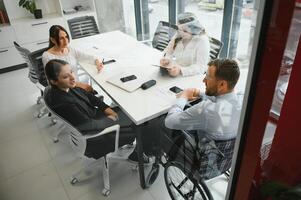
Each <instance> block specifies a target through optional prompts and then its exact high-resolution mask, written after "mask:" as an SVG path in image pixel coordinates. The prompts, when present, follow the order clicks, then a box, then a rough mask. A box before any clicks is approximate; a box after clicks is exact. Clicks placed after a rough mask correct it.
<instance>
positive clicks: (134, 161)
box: [128, 151, 150, 164]
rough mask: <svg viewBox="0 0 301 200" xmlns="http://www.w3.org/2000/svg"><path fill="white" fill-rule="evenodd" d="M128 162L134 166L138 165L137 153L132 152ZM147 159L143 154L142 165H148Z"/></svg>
mask: <svg viewBox="0 0 301 200" xmlns="http://www.w3.org/2000/svg"><path fill="white" fill-rule="evenodd" d="M128 161H129V162H131V163H134V164H138V153H137V152H136V151H133V153H131V154H130V155H129V157H128ZM149 163H150V161H149V157H147V156H146V155H145V154H143V164H149Z"/></svg>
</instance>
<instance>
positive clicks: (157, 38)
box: [152, 21, 178, 51]
mask: <svg viewBox="0 0 301 200" xmlns="http://www.w3.org/2000/svg"><path fill="white" fill-rule="evenodd" d="M177 29H178V27H177V26H176V25H173V24H170V23H169V22H165V21H160V22H159V24H158V26H157V29H156V31H155V34H154V37H153V41H152V45H153V47H154V48H156V49H158V50H160V51H163V50H164V49H165V48H166V47H167V45H168V43H169V41H170V40H171V38H172V37H173V36H174V35H175V34H176V32H177Z"/></svg>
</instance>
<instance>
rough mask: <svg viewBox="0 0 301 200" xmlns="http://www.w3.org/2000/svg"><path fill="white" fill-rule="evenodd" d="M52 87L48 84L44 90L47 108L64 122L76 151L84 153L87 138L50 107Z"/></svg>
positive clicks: (65, 129)
mask: <svg viewBox="0 0 301 200" xmlns="http://www.w3.org/2000/svg"><path fill="white" fill-rule="evenodd" d="M50 89H51V86H47V87H46V88H45V90H44V96H43V98H44V102H45V105H46V107H47V109H48V110H49V112H50V113H51V114H52V115H53V116H54V117H55V118H56V119H58V120H59V121H60V122H62V123H63V125H64V131H66V132H68V133H69V137H70V144H71V147H72V149H73V150H75V152H77V153H78V154H79V155H84V153H85V150H86V146H87V141H86V139H85V138H84V136H83V135H82V134H81V133H80V132H79V131H78V130H77V129H76V128H75V127H74V126H72V125H71V124H70V123H69V122H67V121H66V120H65V119H64V118H62V117H61V116H60V115H58V114H57V113H56V112H55V111H54V110H52V108H50V106H49V102H47V96H48V95H49V90H50Z"/></svg>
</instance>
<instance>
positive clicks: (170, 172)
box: [164, 162, 213, 200]
mask: <svg viewBox="0 0 301 200" xmlns="http://www.w3.org/2000/svg"><path fill="white" fill-rule="evenodd" d="M183 169H184V168H183V167H182V164H180V163H177V162H170V163H168V164H167V165H166V167H165V170H164V180H165V185H166V188H167V190H168V193H169V195H170V197H171V199H172V200H179V199H200V200H207V199H208V200H210V199H213V198H212V195H211V193H210V191H209V189H208V187H207V186H206V184H205V183H204V182H203V181H200V182H198V181H197V180H195V179H194V178H193V177H191V176H190V175H186V174H185V172H184V170H183Z"/></svg>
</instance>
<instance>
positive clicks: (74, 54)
mask: <svg viewBox="0 0 301 200" xmlns="http://www.w3.org/2000/svg"><path fill="white" fill-rule="evenodd" d="M68 48H69V52H68V53H67V54H66V55H55V54H52V53H50V52H48V51H45V52H44V53H43V55H42V62H43V65H44V67H45V65H46V64H47V63H48V62H49V61H50V60H53V59H60V60H64V61H66V62H68V63H69V64H70V66H71V68H72V70H73V72H74V74H75V76H76V79H77V80H78V65H79V64H78V62H79V60H91V62H93V63H95V60H96V59H97V57H95V56H93V55H89V54H86V53H84V52H81V51H78V50H76V49H74V48H72V47H68Z"/></svg>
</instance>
